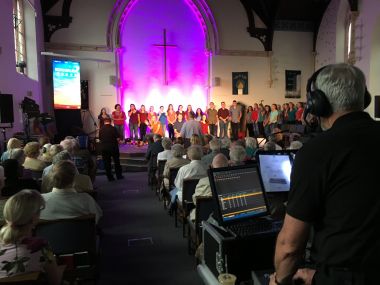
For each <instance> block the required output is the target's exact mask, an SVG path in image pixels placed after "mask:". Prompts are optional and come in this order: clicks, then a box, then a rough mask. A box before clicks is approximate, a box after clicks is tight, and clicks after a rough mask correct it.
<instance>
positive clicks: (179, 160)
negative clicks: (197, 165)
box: [163, 144, 190, 189]
mask: <svg viewBox="0 0 380 285" xmlns="http://www.w3.org/2000/svg"><path fill="white" fill-rule="evenodd" d="M171 151H172V156H173V158H172V159H169V160H167V161H166V164H165V168H164V172H163V176H164V183H165V188H166V189H169V178H170V177H169V175H170V168H179V167H182V166H184V165H186V164H189V163H190V160H188V159H185V158H183V156H184V154H185V148H184V147H183V145H181V144H174V145H173V146H172V149H171Z"/></svg>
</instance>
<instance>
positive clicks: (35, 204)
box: [0, 190, 64, 285]
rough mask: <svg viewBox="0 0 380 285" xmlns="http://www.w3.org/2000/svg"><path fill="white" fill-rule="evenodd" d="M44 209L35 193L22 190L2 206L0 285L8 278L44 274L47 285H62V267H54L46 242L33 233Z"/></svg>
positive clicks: (53, 258) (42, 202)
mask: <svg viewBox="0 0 380 285" xmlns="http://www.w3.org/2000/svg"><path fill="white" fill-rule="evenodd" d="M44 207H45V201H44V199H43V198H42V196H41V194H40V193H38V192H37V191H35V190H22V191H20V192H18V193H17V194H15V195H13V196H12V197H10V198H9V199H8V200H7V202H6V203H5V206H4V210H3V216H4V220H5V224H4V226H3V227H2V228H1V230H0V252H1V255H0V263H1V264H2V266H1V267H0V282H1V279H3V278H7V277H12V276H17V275H21V274H27V273H32V272H43V273H44V274H45V275H46V279H47V281H48V284H50V285H59V284H61V279H62V273H63V269H64V267H62V266H57V263H56V260H55V257H54V254H53V252H52V251H51V249H50V247H49V245H48V243H47V241H46V240H44V239H41V238H38V237H33V234H32V232H33V228H34V227H35V226H36V224H37V223H38V221H39V218H40V212H41V210H43V209H44Z"/></svg>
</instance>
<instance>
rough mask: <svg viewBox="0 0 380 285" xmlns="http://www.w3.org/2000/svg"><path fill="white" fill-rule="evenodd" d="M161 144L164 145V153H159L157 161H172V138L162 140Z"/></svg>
mask: <svg viewBox="0 0 380 285" xmlns="http://www.w3.org/2000/svg"><path fill="white" fill-rule="evenodd" d="M161 144H162V147H163V148H164V151H161V152H159V153H158V155H157V161H159V160H169V159H171V158H172V157H173V156H172V152H171V148H172V140H171V139H170V138H166V137H165V138H163V139H162V141H161Z"/></svg>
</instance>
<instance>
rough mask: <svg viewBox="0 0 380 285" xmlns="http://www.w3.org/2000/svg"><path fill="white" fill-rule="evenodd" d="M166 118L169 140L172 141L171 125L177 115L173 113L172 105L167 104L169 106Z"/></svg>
mask: <svg viewBox="0 0 380 285" xmlns="http://www.w3.org/2000/svg"><path fill="white" fill-rule="evenodd" d="M167 118H168V130H169V138H170V139H171V140H174V127H173V124H174V123H175V121H176V120H177V114H176V112H175V111H174V108H173V104H169V106H168V111H167Z"/></svg>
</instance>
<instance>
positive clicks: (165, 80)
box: [154, 29, 177, 85]
mask: <svg viewBox="0 0 380 285" xmlns="http://www.w3.org/2000/svg"><path fill="white" fill-rule="evenodd" d="M154 46H156V47H163V48H164V84H165V85H168V77H167V74H166V73H167V67H166V48H168V47H177V46H176V45H169V44H167V43H166V29H164V43H163V44H154Z"/></svg>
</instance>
